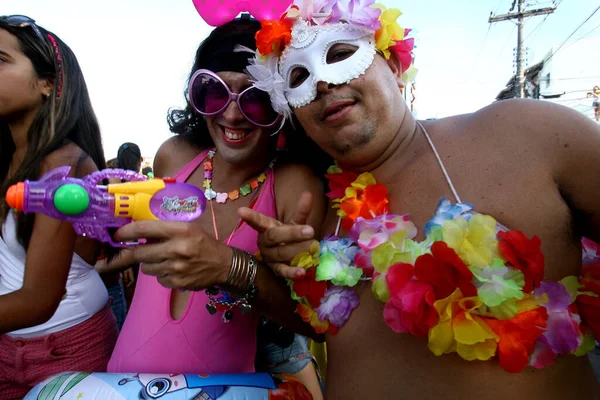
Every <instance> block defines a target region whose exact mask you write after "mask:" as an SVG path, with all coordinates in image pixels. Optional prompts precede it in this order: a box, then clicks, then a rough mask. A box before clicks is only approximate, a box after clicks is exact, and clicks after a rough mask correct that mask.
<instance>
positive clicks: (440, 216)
mask: <svg viewBox="0 0 600 400" xmlns="http://www.w3.org/2000/svg"><path fill="white" fill-rule="evenodd" d="M473 208H474V207H473V205H472V204H469V203H456V204H452V203H450V200H448V199H446V198H443V199H441V200H440V201H439V203H438V205H437V210H435V215H434V216H433V218H431V219H430V220H429V221H428V222H427V223H426V224H425V230H424V232H425V235H429V234H430V233H431V229H432V228H433V227H434V226H442V225H443V224H444V222H445V221H448V220H451V219H454V218H464V219H466V220H467V221H468V220H469V218H470V217H471V215H470V214H469V213H468V212H469V211H471V210H472V209H473Z"/></svg>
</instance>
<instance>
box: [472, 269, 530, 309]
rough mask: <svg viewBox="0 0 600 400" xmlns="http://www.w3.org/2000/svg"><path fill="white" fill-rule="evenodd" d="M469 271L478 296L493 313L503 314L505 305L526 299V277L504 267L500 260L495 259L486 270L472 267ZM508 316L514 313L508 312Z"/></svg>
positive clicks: (517, 271) (519, 272)
mask: <svg viewBox="0 0 600 400" xmlns="http://www.w3.org/2000/svg"><path fill="white" fill-rule="evenodd" d="M469 269H470V270H471V272H473V276H474V278H475V282H474V283H475V286H476V287H477V294H478V295H479V297H480V298H481V300H482V301H483V303H484V304H485V305H486V306H488V307H490V310H491V311H492V313H494V314H496V313H498V312H500V313H502V311H501V307H500V306H501V305H502V304H503V303H505V302H508V303H507V304H505V306H509V305H510V303H513V302H516V300H521V299H522V298H523V297H524V295H523V286H525V276H524V275H523V273H522V272H521V271H519V270H516V269H514V268H509V267H507V266H506V265H504V261H502V260H501V259H500V258H494V259H493V260H492V264H491V265H488V266H486V267H484V268H478V267H473V266H470V267H469ZM515 306H516V303H515ZM498 307H500V308H498ZM496 308H498V309H497V310H496V313H495V312H494V310H495V309H496ZM510 308H512V307H510ZM515 311H516V310H515ZM508 314H512V312H510V311H508Z"/></svg>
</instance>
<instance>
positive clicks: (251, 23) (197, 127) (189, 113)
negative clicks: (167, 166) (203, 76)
mask: <svg viewBox="0 0 600 400" xmlns="http://www.w3.org/2000/svg"><path fill="white" fill-rule="evenodd" d="M260 27H261V25H260V22H258V21H256V20H255V19H251V18H248V17H244V16H243V17H242V18H236V19H235V20H233V21H231V22H228V23H226V24H224V25H221V26H219V27H216V28H215V29H213V31H212V32H211V33H210V35H209V36H208V37H207V38H206V39H205V40H204V41H203V42H202V43H200V46H199V47H198V49H197V50H196V57H195V59H194V65H193V66H192V70H191V71H190V75H189V77H188V80H187V83H186V87H185V90H184V92H183V94H184V97H185V101H186V106H185V108H183V109H172V110H169V112H168V114H167V121H168V123H169V127H170V130H171V132H173V133H175V134H178V135H180V136H181V137H182V138H184V139H185V140H187V141H188V142H189V143H191V144H194V145H196V146H198V147H200V148H207V147H212V146H213V145H214V143H213V141H212V138H211V137H210V133H209V132H208V127H207V126H206V122H205V121H204V119H203V118H202V116H201V115H199V114H197V113H196V112H195V111H194V109H193V108H192V105H191V103H190V99H189V95H188V86H189V83H190V79H191V77H192V75H193V74H194V72H196V71H197V70H199V69H205V68H206V69H210V68H209V67H208V65H209V64H210V63H211V57H213V56H214V54H215V52H216V51H218V50H219V47H221V46H222V44H223V43H231V42H232V41H237V42H238V43H242V44H244V45H245V46H246V47H249V48H251V49H252V50H256V43H255V42H254V40H253V38H254V36H255V35H256V32H258V30H259V29H260ZM248 39H250V40H248ZM250 57H251V56H250V55H249V57H248V58H250ZM282 132H283V134H284V135H285V137H286V148H287V151H285V152H284V154H282V157H280V158H279V159H280V160H281V159H283V160H285V161H288V162H293V163H298V164H305V165H307V166H309V167H310V168H311V169H312V170H313V171H314V172H315V173H316V174H317V175H319V176H322V175H323V174H324V173H325V172H326V170H327V167H328V166H330V165H331V164H332V162H333V160H332V158H331V157H330V156H329V155H328V154H327V153H325V152H324V151H323V150H321V149H320V148H319V147H318V146H317V145H316V143H314V142H313V141H312V140H311V139H309V138H308V137H307V136H306V133H305V132H304V131H303V130H302V127H301V126H300V124H299V123H298V121H295V123H294V125H293V126H292V124H291V123H290V122H289V121H288V122H287V123H286V125H285V126H284V127H283V129H282Z"/></svg>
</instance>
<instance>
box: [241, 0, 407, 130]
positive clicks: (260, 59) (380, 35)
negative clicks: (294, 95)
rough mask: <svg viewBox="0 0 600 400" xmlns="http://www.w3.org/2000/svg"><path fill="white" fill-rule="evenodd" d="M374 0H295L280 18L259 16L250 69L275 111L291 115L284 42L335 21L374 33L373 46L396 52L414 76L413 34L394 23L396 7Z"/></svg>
mask: <svg viewBox="0 0 600 400" xmlns="http://www.w3.org/2000/svg"><path fill="white" fill-rule="evenodd" d="M374 2H375V0H294V2H293V3H292V4H291V5H290V6H289V7H288V9H287V10H286V11H285V12H284V13H283V14H282V15H281V17H280V18H279V20H266V21H261V29H260V30H259V31H258V32H257V33H256V36H255V38H256V46H257V50H256V55H255V57H254V59H252V60H250V65H249V66H248V68H247V72H248V74H249V75H250V76H251V77H252V81H253V82H254V86H255V87H257V88H258V89H261V90H263V91H266V92H268V93H269V95H270V98H271V104H272V106H273V108H274V110H275V111H277V112H278V113H279V114H282V115H283V116H284V117H285V119H288V118H289V117H291V113H292V111H291V108H290V105H289V102H288V99H287V98H286V93H285V83H286V82H285V78H284V76H282V75H281V63H282V61H283V59H284V58H285V50H286V47H287V46H288V45H289V44H290V42H293V41H296V42H298V41H300V42H302V41H303V40H305V38H304V37H303V36H305V35H309V34H310V33H309V31H311V30H312V31H315V30H316V31H318V32H322V31H325V30H328V29H332V28H333V29H336V28H335V27H332V25H333V24H338V25H340V24H343V25H340V29H343V28H344V27H345V26H348V29H354V30H362V31H365V32H367V33H372V34H373V35H374V40H375V49H376V50H377V51H379V52H380V53H381V54H382V55H383V56H384V57H385V58H386V59H389V58H390V55H391V53H392V52H393V53H395V54H396V56H397V57H398V59H399V60H400V63H401V65H402V73H403V74H404V78H405V79H408V80H410V79H413V78H414V71H413V68H412V50H413V48H414V39H413V38H409V37H408V35H409V33H410V29H404V28H401V27H400V25H398V23H397V22H396V19H398V17H399V16H400V15H402V12H401V11H400V10H398V9H395V8H391V9H386V7H385V6H383V5H381V4H374ZM346 24H347V25H346ZM369 65H370V62H369ZM409 69H410V70H409ZM361 74H362V72H361ZM411 75H412V76H411ZM292 106H294V107H297V106H298V105H295V104H292Z"/></svg>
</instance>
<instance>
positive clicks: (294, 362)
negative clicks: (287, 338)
mask: <svg viewBox="0 0 600 400" xmlns="http://www.w3.org/2000/svg"><path fill="white" fill-rule="evenodd" d="M257 358H258V359H259V364H260V366H261V367H260V369H261V370H262V369H264V370H265V371H266V372H271V373H277V374H282V373H283V374H295V373H298V372H300V371H302V370H303V369H304V368H305V367H306V366H307V365H308V363H310V362H311V361H312V355H311V354H310V351H309V350H308V339H307V338H306V337H304V336H301V335H295V336H294V341H293V342H292V344H291V345H290V346H288V347H283V348H282V347H280V346H278V345H276V344H275V343H272V342H269V341H265V340H262V341H259V345H258V352H257Z"/></svg>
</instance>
